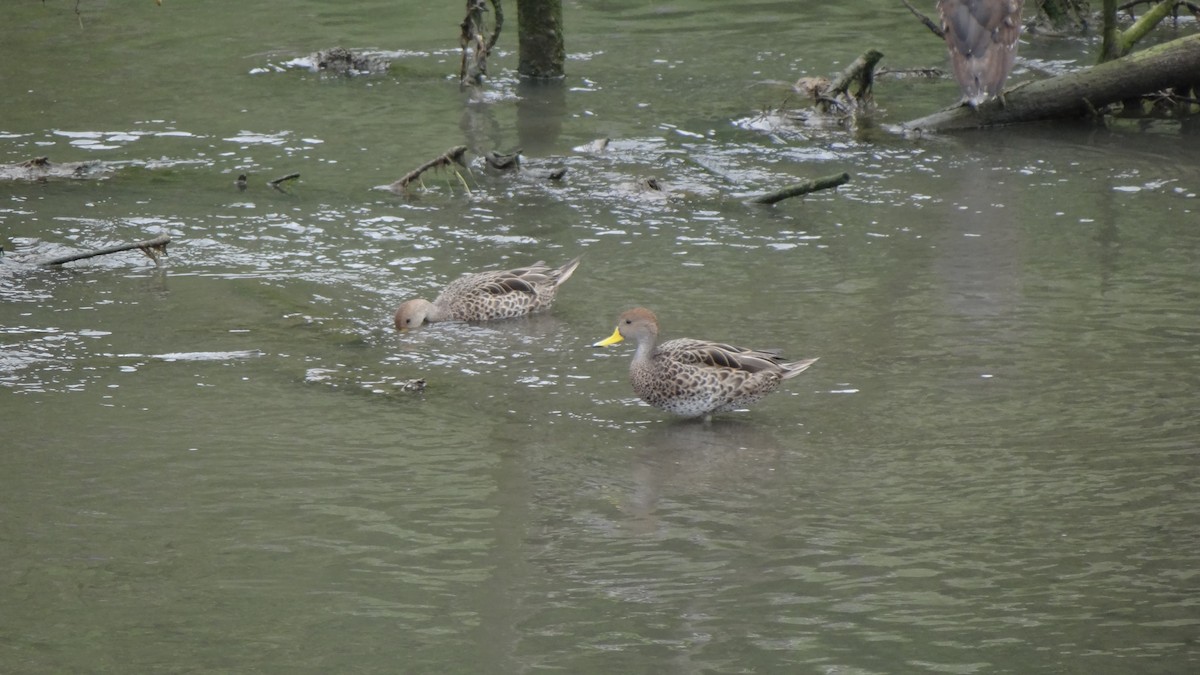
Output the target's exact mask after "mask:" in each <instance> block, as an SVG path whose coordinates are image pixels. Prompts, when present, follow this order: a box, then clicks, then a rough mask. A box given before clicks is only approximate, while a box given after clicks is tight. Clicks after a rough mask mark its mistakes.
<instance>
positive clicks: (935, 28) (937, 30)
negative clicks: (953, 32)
mask: <svg viewBox="0 0 1200 675" xmlns="http://www.w3.org/2000/svg"><path fill="white" fill-rule="evenodd" d="M900 2H903V3H904V6H905V7H907V8H908V11H910V12H912V13H913V16H915V17H917V18H918V19H920V20H921V23H923V24H925V27H926V28H928V29H929V30H931V31H933V34H934V35H936V36H938V39H939V40H945V39H946V33H945V32H944V31H943V30H942V27H941V26H939V25H937V24H936V23H934V21H933V19H930V18H929V17H927V16H925V15H924V14H922V13H920V12H918V11H917V8H916V7H913V6H912V5H911V4H909V2H908V0H900Z"/></svg>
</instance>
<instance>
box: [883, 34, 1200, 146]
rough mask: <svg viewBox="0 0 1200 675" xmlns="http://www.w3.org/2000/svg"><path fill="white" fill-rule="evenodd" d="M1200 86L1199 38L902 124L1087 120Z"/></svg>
mask: <svg viewBox="0 0 1200 675" xmlns="http://www.w3.org/2000/svg"><path fill="white" fill-rule="evenodd" d="M1180 86H1188V87H1198V86H1200V35H1190V36H1188V37H1182V38H1179V39H1176V40H1172V41H1170V42H1165V43H1163V44H1160V45H1157V46H1154V47H1150V48H1148V49H1144V50H1142V51H1139V52H1135V53H1133V54H1130V55H1128V56H1124V57H1122V58H1119V59H1115V60H1112V61H1108V62H1106V63H1102V64H1100V65H1098V66H1094V67H1091V68H1086V69H1084V70H1080V71H1076V72H1073V73H1067V74H1066V75H1059V76H1057V77H1051V78H1048V79H1045V80H1038V81H1036V82H1030V83H1027V84H1022V85H1017V86H1016V87H1013V88H1011V89H1009V90H1008V91H1005V92H1004V93H1003V94H1002V96H1000V97H997V98H995V99H992V100H990V101H987V102H985V103H983V104H980V106H979V107H978V108H971V107H970V106H965V105H958V106H955V107H953V108H947V109H945V110H940V111H938V112H935V113H933V114H932V115H927V116H925V117H921V118H919V119H915V120H912V121H909V122H905V123H903V124H901V125H900V131H901V132H904V133H921V132H931V131H932V132H937V131H955V130H961V129H977V128H981V127H990V126H998V125H1005V124H1019V123H1023V122H1036V121H1045V120H1053V119H1066V118H1086V117H1092V116H1095V115H1097V114H1098V111H1101V110H1102V109H1103V108H1104V107H1105V106H1108V105H1110V104H1114V103H1119V102H1121V101H1125V100H1127V99H1132V98H1137V97H1140V96H1144V95H1148V94H1152V93H1154V92H1157V91H1161V90H1163V89H1169V88H1173V87H1180Z"/></svg>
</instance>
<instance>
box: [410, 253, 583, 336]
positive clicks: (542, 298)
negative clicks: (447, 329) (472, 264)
mask: <svg viewBox="0 0 1200 675" xmlns="http://www.w3.org/2000/svg"><path fill="white" fill-rule="evenodd" d="M580 258H582V256H580V257H577V258H575V259H573V260H571V261H570V262H568V263H567V264H565V265H563V266H562V267H556V268H551V267H547V266H546V263H544V262H542V261H540V260H539V261H538V262H536V263H534V264H532V265H530V266H528V267H519V268H517V269H513V270H504V271H499V270H497V271H491V272H476V273H474V274H467V275H465V276H462V277H459V278H458V279H455V280H454V281H451V282H450V284H449V285H447V286H446V288H445V290H443V291H442V292H441V293H440V294H439V295H438V296H437V298H435V299H434V301H433V302H430V301H428V300H424V299H420V298H418V299H415V300H408V301H406V302H404V303H403V304H401V305H400V307H399V308H398V309H397V310H396V316H395V319H394V323H395V326H396V329H397V330H401V331H404V330H409V329H412V328H417V327H418V326H421V325H422V324H426V323H433V322H435V321H491V320H493V319H512V318H516V317H519V316H526V315H528V314H532V313H534V312H536V311H539V310H542V309H546V308H547V307H549V306H550V305H551V304H552V303H553V302H554V298H555V296H556V295H557V293H558V287H559V286H561V285H562V284H563V282H565V281H566V280H567V279H570V278H571V274H572V273H573V272H574V271H575V268H576V267H579V261H580Z"/></svg>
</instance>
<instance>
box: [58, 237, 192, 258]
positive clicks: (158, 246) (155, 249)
mask: <svg viewBox="0 0 1200 675" xmlns="http://www.w3.org/2000/svg"><path fill="white" fill-rule="evenodd" d="M169 243H171V237H169V236H167V235H165V234H160V235H158V236H157V237H155V238H153V239H147V240H146V241H139V242H134V243H132V244H118V245H117V246H109V247H107V248H102V249H99V250H96V251H90V252H88V253H75V254H72V255H65V256H60V257H58V258H52V259H50V260H46V261H43V262H42V263H41V264H42V265H62V264H65V263H69V262H74V261H76V260H86V259H88V258H95V257H96V256H101V255H108V254H110V253H120V252H121V251H132V250H134V249H137V250H139V251H141V252H142V253H144V254H145V255H146V257H147V258H150V259H151V260H153V261H154V264H155V265H158V264H160V263H159V258H160V257H162V256H164V255H166V254H167V244H169Z"/></svg>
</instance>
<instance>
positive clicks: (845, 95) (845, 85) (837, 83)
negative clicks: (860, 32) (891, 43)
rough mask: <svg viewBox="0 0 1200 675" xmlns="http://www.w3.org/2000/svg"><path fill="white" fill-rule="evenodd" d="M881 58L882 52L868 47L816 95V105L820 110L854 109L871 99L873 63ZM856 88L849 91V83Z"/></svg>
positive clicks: (876, 62)
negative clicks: (853, 90) (856, 86)
mask: <svg viewBox="0 0 1200 675" xmlns="http://www.w3.org/2000/svg"><path fill="white" fill-rule="evenodd" d="M882 58H883V52H880V51H877V50H874V49H868V50H867V51H865V52H863V53H862V55H861V56H859V57H858V58H857V59H854V62H853V63H851V64H850V65H849V66H846V68H845V69H843V70H842V72H840V73H838V75H837V76H836V77H834V78H833V80H832V81H830V82H829V84H828V85H827V86H825V87H824V89H823V90H822V91H821V92H820V93H819V95H818V96H817V107H818V108H819V109H820V110H821V111H822V112H830V110H831V109H833V108H838V109H841V110H854V109H857V108H860V107H862V106H865V105H867V104H869V103H870V101H871V86H872V85H873V84H874V83H875V65H876V64H878V63H879V61H880V59H882ZM855 83H857V84H858V89H857V90H855V92H854V93H853V94H851V93H850V87H851V85H854V84H855Z"/></svg>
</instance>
